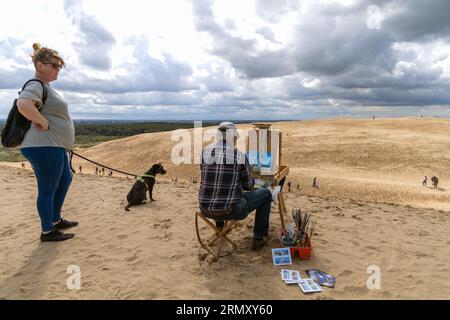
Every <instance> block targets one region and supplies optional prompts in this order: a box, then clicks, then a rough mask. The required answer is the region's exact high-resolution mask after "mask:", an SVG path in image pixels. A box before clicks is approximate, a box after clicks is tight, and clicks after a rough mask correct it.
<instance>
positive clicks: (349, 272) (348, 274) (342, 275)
mask: <svg viewBox="0 0 450 320" xmlns="http://www.w3.org/2000/svg"><path fill="white" fill-rule="evenodd" d="M353 273H354V272H353V271H351V270H344V271H342V272H341V273H339V276H340V277H348V276H350V275H352V274H353Z"/></svg>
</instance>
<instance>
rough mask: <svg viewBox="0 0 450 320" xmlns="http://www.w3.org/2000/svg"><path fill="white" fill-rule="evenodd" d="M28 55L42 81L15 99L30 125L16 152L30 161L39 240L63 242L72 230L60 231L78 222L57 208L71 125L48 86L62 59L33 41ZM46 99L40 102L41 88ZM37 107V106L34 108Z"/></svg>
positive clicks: (68, 175)
mask: <svg viewBox="0 0 450 320" xmlns="http://www.w3.org/2000/svg"><path fill="white" fill-rule="evenodd" d="M33 49H34V52H33V54H32V55H31V57H32V61H33V64H34V68H35V70H36V73H35V79H38V80H41V81H42V83H43V84H41V83H39V82H37V81H33V82H30V83H29V84H28V85H27V86H26V87H25V89H24V90H23V91H22V92H21V93H20V96H19V99H18V101H17V105H18V110H19V112H20V113H21V114H22V115H23V116H24V117H25V118H27V119H28V120H30V121H31V122H32V125H31V127H30V129H29V130H28V132H27V133H26V135H25V138H24V140H23V142H22V144H21V145H20V151H21V152H22V154H23V156H24V157H25V158H26V159H27V160H28V161H29V162H30V164H31V166H32V168H33V171H34V174H35V176H36V179H37V186H38V196H37V211H38V213H39V217H40V220H41V228H42V232H41V237H40V239H41V241H42V242H48V241H64V240H68V239H71V238H73V237H74V236H75V235H74V234H73V233H63V232H62V231H61V230H64V229H68V228H71V227H75V226H76V225H78V222H75V221H68V220H65V219H63V218H62V217H61V208H62V207H63V204H64V200H65V198H66V195H67V192H68V191H69V187H70V184H71V183H72V172H71V170H70V166H69V156H68V151H70V150H72V149H73V146H74V143H75V128H74V125H73V121H72V118H71V117H70V114H69V109H68V105H67V102H66V101H65V100H64V99H63V98H62V97H61V95H59V94H58V93H57V92H56V91H55V90H54V89H53V88H52V87H51V86H50V82H52V81H55V80H56V79H58V74H59V71H60V70H61V69H62V68H63V67H64V65H65V64H64V60H63V59H62V58H61V56H60V55H59V53H58V52H57V51H55V50H52V49H49V48H45V47H41V45H40V44H38V43H35V44H33ZM43 86H45V89H46V91H47V100H46V102H45V104H44V103H43V101H42V100H43V95H44V87H43ZM38 108H39V109H38Z"/></svg>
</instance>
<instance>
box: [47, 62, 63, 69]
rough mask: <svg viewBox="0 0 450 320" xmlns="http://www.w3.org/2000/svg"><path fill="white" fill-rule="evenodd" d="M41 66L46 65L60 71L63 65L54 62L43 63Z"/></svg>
mask: <svg viewBox="0 0 450 320" xmlns="http://www.w3.org/2000/svg"><path fill="white" fill-rule="evenodd" d="M43 64H47V65H51V66H52V68H53V69H55V70H61V69H62V67H63V65H62V64H60V63H55V62H43Z"/></svg>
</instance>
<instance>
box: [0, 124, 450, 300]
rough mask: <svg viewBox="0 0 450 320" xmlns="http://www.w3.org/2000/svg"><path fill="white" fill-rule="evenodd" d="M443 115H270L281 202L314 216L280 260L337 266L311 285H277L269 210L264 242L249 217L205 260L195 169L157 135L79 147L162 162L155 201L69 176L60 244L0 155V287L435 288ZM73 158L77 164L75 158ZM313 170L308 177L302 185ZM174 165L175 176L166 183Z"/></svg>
mask: <svg viewBox="0 0 450 320" xmlns="http://www.w3.org/2000/svg"><path fill="white" fill-rule="evenodd" d="M449 122H450V121H448V120H443V119H395V120H394V119H383V120H380V119H377V120H376V121H365V120H351V119H348V120H347V119H343V120H322V121H307V122H306V121H305V122H295V123H277V124H276V125H275V127H278V128H280V129H281V130H282V131H283V132H284V133H285V138H284V146H285V148H284V154H283V157H284V159H285V162H286V163H287V164H289V166H290V167H291V174H290V180H291V181H292V184H293V189H294V190H293V192H291V193H287V195H286V204H287V207H288V210H291V209H294V208H302V209H305V210H308V211H310V212H311V213H312V214H313V217H314V220H316V221H317V223H318V227H317V229H316V232H317V234H316V235H315V239H313V246H314V251H313V257H312V259H311V260H308V261H301V262H300V261H299V260H294V263H293V265H292V266H290V267H289V268H292V269H296V270H300V271H302V275H303V276H305V273H304V271H305V270H306V269H309V268H320V269H323V270H325V271H327V272H329V273H330V274H333V275H335V276H336V278H337V285H336V288H335V289H325V291H324V292H323V293H320V294H314V295H304V294H302V293H301V292H300V290H299V288H298V287H295V286H286V285H285V284H283V283H282V282H281V280H280V275H279V273H280V269H281V267H274V266H273V265H272V261H271V252H270V249H271V248H275V247H279V242H278V239H277V235H278V233H279V231H280V221H279V217H278V212H277V209H275V208H273V211H272V216H271V228H270V236H271V239H270V242H269V246H268V247H266V248H265V249H263V250H262V251H260V252H253V251H251V250H250V245H251V237H252V231H251V229H252V225H253V218H249V219H247V220H245V221H243V222H242V223H241V224H240V225H239V226H238V228H237V230H235V231H233V233H232V235H231V237H232V239H234V240H236V241H237V243H238V248H237V250H236V251H234V252H233V254H231V255H229V256H226V257H224V258H222V259H220V260H219V261H218V262H216V263H211V260H210V257H208V256H206V257H205V255H204V252H203V250H202V249H201V248H199V245H198V243H197V239H196V236H195V231H194V212H195V209H196V206H197V191H198V185H195V184H192V183H189V182H188V180H189V178H190V177H192V176H194V175H198V166H197V167H196V166H187V165H183V166H178V167H176V166H173V165H171V164H170V161H169V159H170V151H171V146H172V145H173V143H172V142H170V133H158V134H145V135H140V136H135V137H130V138H126V139H122V140H120V141H111V142H107V143H103V144H101V145H98V146H95V147H93V148H89V149H87V150H82V151H81V153H82V154H83V155H86V156H87V157H89V158H92V159H95V160H97V161H99V162H102V163H105V164H109V165H111V166H114V167H117V168H120V169H122V170H126V171H132V172H136V173H142V172H143V171H144V170H146V169H147V167H148V166H149V165H150V164H152V163H154V162H159V161H162V162H163V163H164V164H165V166H166V167H167V169H168V175H167V176H166V177H165V178H164V179H160V178H158V183H157V185H156V186H155V193H154V194H155V199H156V200H157V201H156V202H153V203H148V204H145V205H143V206H140V207H134V208H132V209H131V212H129V213H125V212H124V210H123V207H124V204H125V203H124V199H125V195H126V193H127V192H128V190H129V188H130V187H131V185H132V183H133V181H132V180H128V179H126V178H123V177H118V176H117V177H116V176H114V177H112V178H111V177H97V176H94V175H76V176H75V179H74V182H73V185H72V187H71V190H70V192H69V195H68V199H67V201H66V205H65V208H64V215H65V217H67V218H69V219H76V220H78V221H80V226H79V227H77V228H76V229H74V231H75V232H76V238H75V239H73V240H71V241H68V242H65V243H60V244H43V243H40V242H39V241H38V236H39V234H38V233H39V220H38V218H37V214H36V211H35V201H36V183H35V178H34V176H33V174H32V172H31V171H29V170H28V169H26V170H23V169H20V168H12V167H10V166H9V167H8V166H5V165H0V182H1V183H0V197H1V199H0V203H1V204H2V205H1V206H0V256H1V261H2V264H1V265H0V299H11V298H18V299H54V298H70V299H418V298H424V299H448V297H449V296H450V267H449V265H448V256H449V255H450V241H449V240H448V234H449V230H450V215H449V213H448V211H444V210H447V209H448V207H447V205H448V203H449V202H448V196H449V195H448V191H447V189H448V187H447V186H446V181H448V178H449V177H448V175H449V174H448V173H446V169H447V168H448V163H449V159H450V154H449V152H448V150H449V148H448V147H449V146H448V144H450V142H448V141H446V139H445V136H447V137H448V133H449V132H448V131H449V129H447V127H448V124H449ZM80 163H81V162H80ZM78 164H79V163H76V167H77V166H78ZM81 164H82V165H83V171H85V172H87V171H88V165H87V164H85V163H81ZM16 166H17V165H16ZM19 167H20V164H19ZM27 168H28V167H27ZM90 170H92V168H91V169H90ZM425 174H427V175H428V176H431V175H433V174H435V175H438V176H439V177H440V180H441V181H442V185H441V187H442V189H441V190H433V189H429V188H423V187H422V186H421V178H422V176H423V175H425ZM314 176H318V177H319V178H318V179H319V188H318V189H313V188H310V187H309V184H310V181H311V180H312V177H314ZM175 177H177V178H178V179H179V182H177V183H175V182H171V180H172V179H173V178H175ZM297 183H300V191H297V190H295V185H296V184H297ZM376 202H379V203H376ZM389 203H391V204H389ZM425 207H428V208H425ZM433 208H434V209H433ZM287 219H288V220H289V217H287ZM205 231H207V230H206V229H202V232H205ZM69 265H77V266H79V267H80V269H81V279H82V286H81V290H75V291H74V290H69V289H67V287H66V280H67V277H68V274H67V273H66V269H67V267H68V266H69ZM371 265H377V266H379V267H380V269H381V272H382V281H381V289H380V290H369V289H368V288H367V286H366V281H367V278H368V277H369V275H368V274H367V268H368V267H369V266H371Z"/></svg>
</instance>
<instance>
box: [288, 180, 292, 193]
mask: <svg viewBox="0 0 450 320" xmlns="http://www.w3.org/2000/svg"><path fill="white" fill-rule="evenodd" d="M287 186H288V191H289V192H291V182H290V181H288V183H287Z"/></svg>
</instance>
